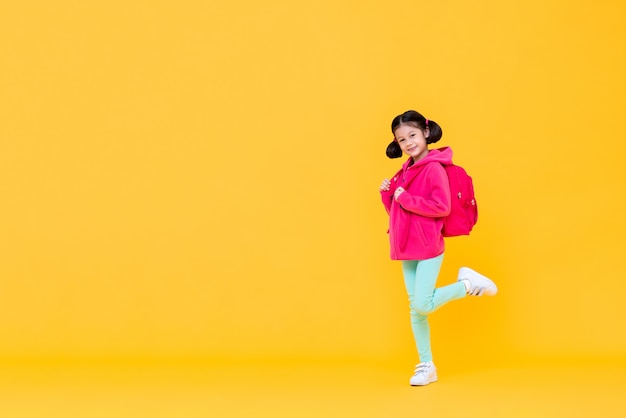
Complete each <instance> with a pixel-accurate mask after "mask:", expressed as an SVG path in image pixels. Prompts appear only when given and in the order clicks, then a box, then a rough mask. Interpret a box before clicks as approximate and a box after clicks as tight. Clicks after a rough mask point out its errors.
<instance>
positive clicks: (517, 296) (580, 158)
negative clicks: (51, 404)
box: [0, 0, 626, 372]
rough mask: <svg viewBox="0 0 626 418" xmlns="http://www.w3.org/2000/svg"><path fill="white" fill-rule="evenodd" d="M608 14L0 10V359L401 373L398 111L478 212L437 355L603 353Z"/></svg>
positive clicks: (88, 5) (616, 75) (614, 56)
mask: <svg viewBox="0 0 626 418" xmlns="http://www.w3.org/2000/svg"><path fill="white" fill-rule="evenodd" d="M625 12H626V6H624V4H623V3H621V2H617V1H613V2H608V1H607V2H605V1H600V2H598V1H596V2H585V1H574V2H565V1H554V0H550V1H545V0H542V1H537V0H532V1H525V2H504V3H503V2H500V1H485V2H478V3H477V2H462V1H459V0H449V1H437V2H422V1H399V0H391V1H386V2H374V1H365V2H363V1H360V2H357V1H350V2H348V1H340V2H337V1H321V2H320V1H317V2H305V3H300V2H295V3H294V2H290V1H278V0H270V1H263V2H260V1H259V2H254V1H250V0H247V1H246V0H241V1H231V2H203V1H188V0H186V1H178V2H169V1H139V0H133V1H108V2H97V1H92V2H85V1H68V0H64V1H60V2H43V1H23V2H3V3H2V5H1V6H0V50H1V51H2V53H1V55H0V97H1V100H0V106H1V107H0V114H1V115H2V122H1V123H0V199H1V202H2V203H1V205H0V237H1V238H0V317H2V318H3V320H2V321H0V359H2V361H3V362H5V363H11V362H17V361H35V360H37V361H67V360H70V361H74V360H81V359H83V360H88V361H90V360H94V361H95V360H102V359H113V360H115V361H130V362H134V361H159V360H164V359H173V360H176V361H200V360H202V361H226V360H235V361H238V360H239V359H251V360H253V361H266V360H279V361H283V360H285V361H286V360H290V361H291V360H293V361H308V360H311V359H329V360H338V361H343V360H354V359H361V360H372V361H383V362H398V363H402V364H408V363H410V362H413V361H414V360H415V355H416V354H415V348H414V346H413V342H412V336H411V335H410V327H409V322H408V308H407V301H406V296H405V293H404V289H403V285H402V277H401V273H400V268H399V265H398V263H396V262H392V261H390V260H389V257H388V242H387V235H386V222H387V218H386V214H385V211H384V209H383V207H382V204H381V203H380V201H379V196H378V186H379V184H380V182H381V180H382V179H383V178H384V177H388V176H390V175H391V174H393V173H394V172H395V171H396V170H397V168H398V166H399V164H400V163H401V162H400V161H399V160H388V159H387V158H386V157H385V155H384V150H385V147H386V146H387V144H388V142H389V141H390V139H391V132H390V130H389V125H390V122H391V119H392V118H393V117H394V116H395V115H397V114H399V113H401V112H403V111H405V110H408V109H416V110H418V111H420V112H422V113H423V114H424V115H426V117H428V118H430V119H433V120H435V121H437V122H438V123H439V124H440V125H441V126H442V127H443V130H444V136H443V139H442V140H441V142H440V143H439V144H440V145H442V146H451V147H453V149H454V151H455V156H456V158H455V160H456V162H457V163H459V164H461V165H463V166H464V167H465V168H466V169H467V170H468V171H469V172H470V174H471V175H472V176H473V177H474V182H475V187H476V193H477V198H478V202H479V222H478V224H477V226H476V229H475V231H474V232H473V233H472V235H471V236H470V237H463V238H455V239H453V240H449V241H448V248H447V253H446V260H445V261H444V267H443V270H442V275H441V278H440V283H442V284H444V283H448V282H452V281H453V280H455V275H456V270H457V269H458V268H459V267H460V266H462V265H470V266H472V267H474V268H475V269H477V270H478V271H481V272H483V273H484V274H486V275H488V276H490V277H492V278H493V279H494V280H495V281H496V282H497V284H498V286H499V288H500V293H499V294H498V296H497V297H495V298H491V299H490V298H482V299H474V298H468V299H465V300H462V301H459V302H456V303H454V304H451V305H448V306H446V307H445V308H443V309H442V310H441V311H440V312H437V313H436V314H434V315H433V317H432V329H433V345H434V353H435V356H436V358H438V359H440V360H439V361H440V362H447V363H448V364H452V363H455V362H458V363H462V362H463V361H466V360H467V359H468V358H472V359H478V360H479V361H481V362H487V363H493V364H495V363H502V364H506V363H510V362H516V361H523V360H525V359H532V358H545V357H547V358H583V357H589V358H593V359H598V358H620V357H624V355H625V354H626V333H625V332H624V327H623V322H624V320H625V319H626V308H625V306H626V304H625V303H624V301H623V297H624V293H625V292H626V282H625V280H624V272H625V270H624V268H625V267H624V265H623V261H624V255H623V254H624V250H625V245H624V236H625V233H626V223H625V222H624V218H623V216H624V215H623V214H624V203H625V202H624V196H623V193H624V180H625V174H626V173H625V171H624V162H623V157H624V151H625V150H626V145H625V141H624V138H625V135H626V128H625V127H624V121H623V115H622V113H623V111H624V105H625V104H626V103H625V99H624V98H625V97H626V85H625V82H624V80H625V78H624V74H626V65H625V64H626V56H625V49H624V39H626V29H625V28H626V25H625V16H626V13H625ZM439 144H438V145H439ZM407 372H408V370H407Z"/></svg>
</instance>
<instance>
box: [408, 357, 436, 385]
mask: <svg viewBox="0 0 626 418" xmlns="http://www.w3.org/2000/svg"><path fill="white" fill-rule="evenodd" d="M436 381H437V368H436V367H435V365H434V364H433V362H432V361H428V362H426V363H420V364H418V365H417V366H415V374H414V375H413V377H411V386H425V385H427V384H429V383H432V382H436Z"/></svg>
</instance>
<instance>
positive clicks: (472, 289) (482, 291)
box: [457, 267, 498, 296]
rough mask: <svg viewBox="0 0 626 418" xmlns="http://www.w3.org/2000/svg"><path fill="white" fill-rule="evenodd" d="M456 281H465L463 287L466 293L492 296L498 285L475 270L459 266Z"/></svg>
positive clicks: (496, 291)
mask: <svg viewBox="0 0 626 418" xmlns="http://www.w3.org/2000/svg"><path fill="white" fill-rule="evenodd" d="M457 281H459V282H460V281H465V288H466V290H467V294H468V295H472V296H482V295H487V296H493V295H495V294H496V293H498V286H496V284H495V283H494V282H493V281H491V280H490V279H488V278H487V277H485V276H483V275H482V274H480V273H477V272H475V271H474V270H472V269H471V268H469V267H461V268H460V269H459V277H458V279H457Z"/></svg>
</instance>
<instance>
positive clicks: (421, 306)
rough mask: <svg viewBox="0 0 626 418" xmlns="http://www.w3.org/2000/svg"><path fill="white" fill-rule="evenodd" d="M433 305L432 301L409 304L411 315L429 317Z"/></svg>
mask: <svg viewBox="0 0 626 418" xmlns="http://www.w3.org/2000/svg"><path fill="white" fill-rule="evenodd" d="M433 308H434V305H433V303H432V301H430V302H429V301H425V302H423V303H412V304H411V313H414V314H417V315H420V316H427V315H429V314H430V313H431V312H432V311H433V310H434V309H433Z"/></svg>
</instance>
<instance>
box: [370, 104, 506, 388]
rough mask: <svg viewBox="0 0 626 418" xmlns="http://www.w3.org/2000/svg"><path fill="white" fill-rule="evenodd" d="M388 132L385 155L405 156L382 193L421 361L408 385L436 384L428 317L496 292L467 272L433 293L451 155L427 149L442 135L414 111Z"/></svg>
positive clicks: (448, 151) (480, 277) (393, 255)
mask: <svg viewBox="0 0 626 418" xmlns="http://www.w3.org/2000/svg"><path fill="white" fill-rule="evenodd" d="M391 131H392V132H393V135H394V139H393V142H391V144H389V146H388V147H387V156H388V157H389V158H399V157H401V156H402V154H406V155H408V156H409V158H408V160H407V161H406V162H405V163H404V164H403V165H402V168H401V169H400V171H398V173H396V175H395V176H393V178H392V179H391V180H389V179H385V180H383V182H382V184H381V186H380V193H381V197H382V201H383V204H384V205H385V209H386V210H387V213H388V214H389V241H390V247H391V259H392V260H401V261H402V273H403V275H404V284H405V286H406V290H407V293H408V296H409V302H410V311H411V327H412V329H413V336H414V337H415V344H416V346H417V351H418V354H419V359H420V363H419V364H418V365H417V366H416V368H415V373H414V375H413V377H411V380H410V383H411V385H413V386H423V385H427V384H429V383H432V382H435V381H437V370H436V368H435V365H434V363H433V361H432V352H431V347H430V327H429V324H428V315H429V314H431V313H432V312H434V311H435V310H437V309H438V308H440V307H441V306H442V305H444V304H446V303H448V302H450V301H452V300H455V299H460V298H463V297H465V296H466V295H473V296H482V295H483V294H485V295H490V296H492V295H495V294H496V292H497V291H498V288H497V287H496V285H495V284H494V283H493V282H492V281H491V280H490V279H488V278H487V277H485V276H483V275H481V274H479V273H477V272H475V271H474V270H472V269H470V268H467V267H462V268H461V269H460V270H459V275H458V278H457V282H456V283H454V284H450V285H447V286H443V287H439V288H435V285H436V283H437V277H438V275H439V270H440V268H441V263H442V261H443V253H444V239H443V235H442V233H441V229H442V227H443V219H444V217H445V216H447V215H448V214H449V213H450V207H451V200H450V186H449V182H448V176H447V174H446V171H445V169H444V167H443V165H442V164H450V163H451V162H452V150H451V149H450V148H443V149H433V150H429V149H428V145H429V144H433V143H435V142H437V141H439V139H441V136H442V135H443V132H442V130H441V127H440V126H439V125H438V124H437V123H436V122H434V121H432V120H428V119H426V118H425V117H424V116H422V115H421V114H419V113H418V112H416V111H414V110H409V111H407V112H405V113H403V114H401V115H398V116H396V117H395V118H394V119H393V121H392V122H391Z"/></svg>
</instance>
